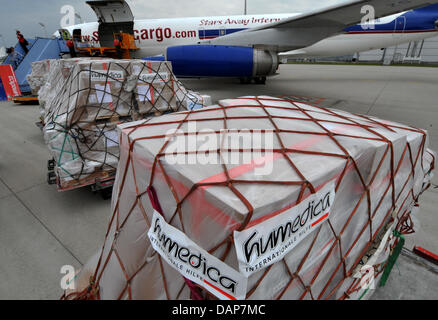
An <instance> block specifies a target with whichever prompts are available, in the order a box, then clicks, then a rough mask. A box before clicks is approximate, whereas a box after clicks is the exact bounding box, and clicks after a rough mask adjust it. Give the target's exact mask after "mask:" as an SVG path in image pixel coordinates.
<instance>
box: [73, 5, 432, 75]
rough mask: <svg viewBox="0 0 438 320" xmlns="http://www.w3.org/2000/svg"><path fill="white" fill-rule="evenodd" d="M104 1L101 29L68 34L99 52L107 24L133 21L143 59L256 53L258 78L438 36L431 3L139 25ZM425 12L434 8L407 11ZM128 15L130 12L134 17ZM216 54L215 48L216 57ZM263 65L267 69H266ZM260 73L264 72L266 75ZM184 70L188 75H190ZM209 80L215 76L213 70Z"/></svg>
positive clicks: (341, 7) (83, 28) (98, 9)
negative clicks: (300, 63)
mask: <svg viewBox="0 0 438 320" xmlns="http://www.w3.org/2000/svg"><path fill="white" fill-rule="evenodd" d="M97 2H98V1H92V2H89V4H90V5H91V6H92V8H93V10H94V11H95V12H96V14H97V16H98V17H99V21H100V23H97V22H96V23H86V24H80V25H76V26H72V27H69V28H68V30H69V31H70V33H72V34H74V33H75V32H76V34H77V33H78V30H80V31H79V32H80V36H81V38H82V39H83V41H86V42H88V43H90V44H91V45H93V46H99V42H102V41H101V40H102V39H101V38H100V37H99V33H100V32H102V30H103V29H99V28H103V27H102V25H106V26H112V30H113V32H115V31H116V30H117V29H114V28H117V24H118V23H124V24H126V23H127V22H128V21H130V20H131V22H132V25H131V27H130V28H132V29H130V30H132V32H131V33H133V35H134V37H135V41H136V45H137V46H138V47H139V48H140V50H138V51H137V52H135V53H134V57H136V58H144V57H151V56H157V55H165V56H166V58H168V60H171V61H172V62H174V61H176V60H178V61H180V60H181V61H182V60H184V63H187V61H188V60H190V59H195V58H193V57H194V56H197V57H198V58H199V57H200V56H201V53H202V52H204V53H205V52H206V51H205V48H202V47H203V46H207V45H215V46H216V47H218V46H219V47H220V46H224V48H222V49H217V50H216V51H217V52H216V51H215V52H214V54H213V56H217V57H219V58H220V57H222V56H224V55H225V56H229V57H230V59H231V60H232V59H233V57H234V56H235V52H234V51H233V50H231V49H227V50H225V47H227V48H230V47H233V48H236V47H240V48H252V49H253V51H254V53H253V56H254V58H253V59H252V60H253V64H254V66H253V69H254V71H253V74H252V76H254V77H255V76H266V75H272V74H274V73H275V71H276V69H277V67H278V63H279V59H281V58H282V57H297V58H298V57H300V58H303V57H331V56H340V55H347V54H352V53H355V52H361V51H367V50H373V49H380V48H386V47H390V46H394V45H398V44H402V43H406V42H410V41H416V40H422V39H426V38H429V37H433V36H437V35H438V4H433V3H435V2H436V1H427V0H399V1H396V0H368V1H366V0H360V1H359V0H356V1H352V2H349V3H347V4H342V5H338V6H333V7H330V8H327V9H322V10H319V11H314V12H310V13H304V14H303V13H290V14H267V15H244V16H219V17H192V18H176V19H148V20H134V18H133V15H132V13H131V12H130V9H129V6H128V5H127V4H126V2H124V1H100V2H101V3H105V5H99V6H96V3H97ZM120 3H122V7H123V10H124V11H123V14H120V16H116V17H114V15H113V12H115V11H114V6H120ZM369 6H373V8H374V9H375V12H376V19H374V20H372V19H369V20H368V21H366V22H365V23H361V22H362V21H363V18H364V15H363V12H364V11H363V9H364V8H369ZM418 6H426V7H422V8H420V9H414V10H411V11H405V10H406V9H411V8H417V7H418ZM110 9H111V10H112V11H110ZM126 9H128V10H129V12H128V13H126V12H127V10H126ZM403 10H404V11H403ZM109 12H111V15H110V14H109ZM388 14H390V15H388ZM358 23H359V24H358ZM75 30H76V31H75ZM186 46H188V47H186ZM176 48H178V50H176ZM189 49H190V50H189ZM169 50H170V51H169ZM202 50H204V51H202ZM183 52H184V54H183ZM211 52H212V51H211V50H210V51H209V53H211ZM267 53H268V54H267ZM169 56H172V57H173V60H172V59H169ZM202 59H203V58H202ZM268 60H269V61H271V68H269V66H267V62H266V61H268ZM192 62H194V61H192ZM195 62H196V61H195ZM200 63H201V62H200ZM175 64H178V63H177V62H175ZM263 64H265V67H264V68H262V67H260V66H262V65H263ZM257 65H258V66H257ZM260 68H261V69H263V70H264V71H260V70H259V69H260ZM177 69H178V68H177ZM187 69H188V68H185V70H187ZM192 69H193V68H192ZM267 69H269V70H268V71H267ZM181 72H182V73H187V72H186V71H185V72H183V71H182V69H181ZM201 73H202V72H201V71H199V72H198V73H196V72H194V74H193V76H200V75H201V76H202V74H201ZM188 76H190V75H188ZM206 76H215V74H214V73H211V74H208V72H207V74H206ZM219 76H223V75H222V74H220V75H219Z"/></svg>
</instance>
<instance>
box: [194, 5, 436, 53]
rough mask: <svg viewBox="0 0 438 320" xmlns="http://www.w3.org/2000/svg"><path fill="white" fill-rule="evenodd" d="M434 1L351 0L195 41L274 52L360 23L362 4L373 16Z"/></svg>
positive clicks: (294, 47) (388, 13) (394, 12)
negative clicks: (372, 10) (266, 49)
mask: <svg viewBox="0 0 438 320" xmlns="http://www.w3.org/2000/svg"><path fill="white" fill-rule="evenodd" d="M436 2H437V0H354V1H349V2H347V3H344V4H341V5H335V6H331V7H328V8H324V9H321V10H316V11H313V12H309V13H305V14H300V15H297V16H294V17H291V18H288V19H284V20H281V21H279V22H274V23H271V24H267V25H264V26H262V27H257V28H252V29H249V30H246V31H241V32H237V33H234V34H231V35H226V36H223V37H219V38H216V39H212V40H207V41H202V42H199V43H200V44H214V45H232V46H253V47H258V48H269V49H271V50H276V51H277V52H282V51H289V50H295V49H299V48H304V47H307V46H310V45H312V44H314V43H316V42H318V41H320V40H322V39H325V38H327V37H330V36H333V35H336V34H338V33H340V32H342V31H343V30H344V29H345V28H346V27H348V26H351V25H355V24H359V23H361V22H362V19H363V17H364V15H365V13H364V12H363V11H362V8H364V9H365V7H364V6H372V7H373V8H374V12H375V18H376V19H377V18H381V17H385V16H389V15H392V14H396V13H399V12H403V11H408V10H412V9H415V8H419V7H423V6H427V5H430V4H433V3H436Z"/></svg>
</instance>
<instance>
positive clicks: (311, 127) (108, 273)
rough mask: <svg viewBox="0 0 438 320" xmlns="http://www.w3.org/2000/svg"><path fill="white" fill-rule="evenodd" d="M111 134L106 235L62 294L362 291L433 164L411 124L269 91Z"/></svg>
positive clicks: (278, 295)
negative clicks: (113, 154) (114, 147)
mask: <svg viewBox="0 0 438 320" xmlns="http://www.w3.org/2000/svg"><path fill="white" fill-rule="evenodd" d="M119 134H120V143H121V146H120V150H121V159H120V162H119V167H118V171H117V176H116V182H115V186H114V190H113V199H112V218H111V221H110V225H109V227H108V233H107V235H106V239H105V242H104V245H103V247H102V249H101V251H99V253H98V254H97V255H96V256H95V257H94V258H93V259H91V260H90V261H89V262H88V264H87V265H86V267H85V269H84V271H83V272H82V273H81V274H80V276H79V280H78V281H79V282H78V283H80V284H81V285H80V286H79V287H78V288H77V289H78V290H77V292H73V293H72V292H68V293H67V295H66V297H67V298H92V299H93V298H100V299H189V298H192V299H202V298H207V297H209V298H213V299H215V298H219V299H348V298H354V299H356V298H362V297H364V295H365V294H364V293H362V292H361V290H362V289H363V286H362V285H361V284H362V283H363V278H364V277H365V276H366V274H367V273H366V272H362V271H363V266H366V265H367V264H370V265H369V268H368V269H367V270H372V279H375V280H376V281H377V280H379V279H380V278H381V277H382V274H383V272H384V270H385V268H386V266H387V263H388V257H389V256H390V255H391V254H392V250H393V249H394V248H395V246H396V245H397V243H398V239H399V238H398V237H397V235H400V234H402V233H408V232H410V231H412V227H413V226H412V219H411V213H412V214H414V211H415V210H414V208H417V206H418V201H419V196H420V195H421V193H422V192H423V191H424V190H425V189H426V188H427V187H428V186H429V181H430V178H431V176H432V170H433V168H434V163H435V154H434V153H433V152H432V151H431V150H429V149H428V143H429V142H428V136H427V133H426V131H424V130H420V129H416V128H413V127H410V126H406V125H402V124H398V123H395V122H391V121H385V120H380V119H377V118H375V117H370V116H362V115H356V114H351V113H348V112H344V111H339V110H331V109H325V108H321V107H317V106H314V105H311V104H308V103H301V102H297V101H293V100H286V99H277V98H271V97H244V98H239V99H232V100H223V101H221V102H220V103H219V105H218V106H210V107H207V108H203V109H201V110H197V111H192V112H180V113H174V114H170V115H164V116H161V117H157V118H150V119H148V120H146V121H138V122H134V123H129V124H123V125H120V126H119ZM88 279H91V280H90V281H89V280H88ZM370 292H371V291H370ZM359 293H360V294H359Z"/></svg>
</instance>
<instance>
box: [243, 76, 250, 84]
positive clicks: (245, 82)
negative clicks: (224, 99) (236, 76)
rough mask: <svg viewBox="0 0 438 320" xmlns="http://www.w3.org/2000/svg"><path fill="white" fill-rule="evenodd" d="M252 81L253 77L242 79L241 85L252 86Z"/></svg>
mask: <svg viewBox="0 0 438 320" xmlns="http://www.w3.org/2000/svg"><path fill="white" fill-rule="evenodd" d="M251 81H252V78H251V77H243V78H240V84H251Z"/></svg>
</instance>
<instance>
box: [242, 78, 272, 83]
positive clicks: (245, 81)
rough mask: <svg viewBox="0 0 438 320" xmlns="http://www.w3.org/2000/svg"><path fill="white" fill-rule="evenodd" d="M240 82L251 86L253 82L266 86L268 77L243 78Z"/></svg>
mask: <svg viewBox="0 0 438 320" xmlns="http://www.w3.org/2000/svg"><path fill="white" fill-rule="evenodd" d="M239 80H240V84H251V83H252V81H253V80H254V83H255V84H266V77H242V78H239Z"/></svg>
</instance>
